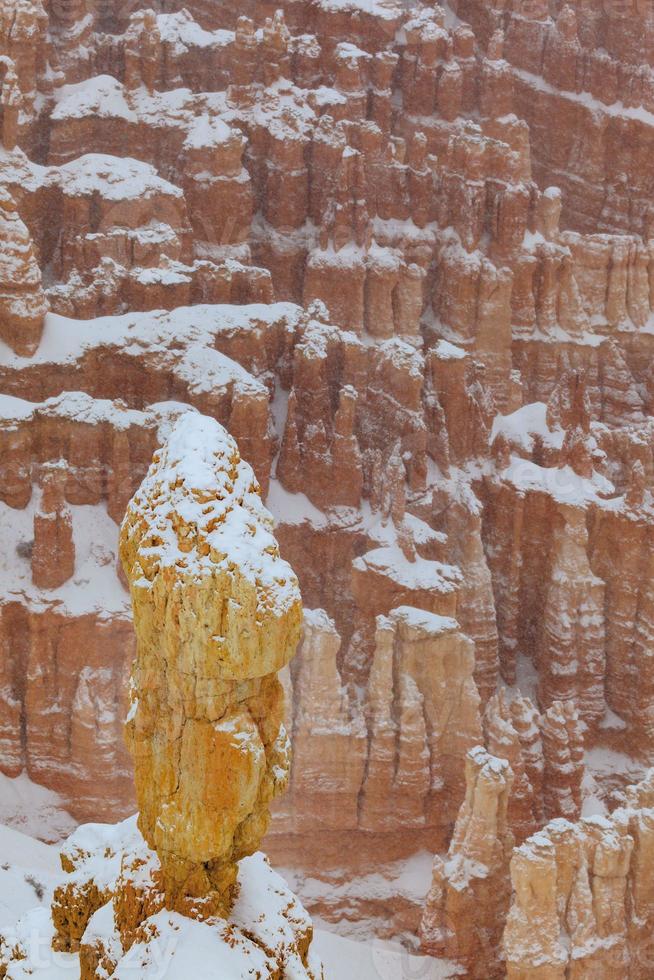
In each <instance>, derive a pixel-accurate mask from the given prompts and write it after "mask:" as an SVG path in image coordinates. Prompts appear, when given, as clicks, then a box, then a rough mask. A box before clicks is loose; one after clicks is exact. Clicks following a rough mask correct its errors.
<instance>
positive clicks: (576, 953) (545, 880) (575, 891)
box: [504, 771, 654, 980]
mask: <svg viewBox="0 0 654 980" xmlns="http://www.w3.org/2000/svg"><path fill="white" fill-rule="evenodd" d="M653 785H654V776H653V774H652V772H651V771H650V772H649V773H648V774H647V776H646V778H645V779H644V780H643V781H642V782H641V783H639V784H638V785H636V786H633V787H631V788H630V789H629V790H628V791H627V793H626V796H625V799H624V802H623V805H622V806H621V807H620V808H619V809H617V810H615V811H614V812H613V813H612V814H611V816H610V817H609V818H608V819H607V818H598V817H589V818H587V819H585V820H582V821H581V822H580V823H577V824H573V823H570V822H569V821H567V820H557V821H554V822H553V823H551V824H548V826H547V827H546V828H545V830H544V831H543V832H541V833H539V834H537V835H536V836H535V837H532V838H530V839H529V840H528V841H526V842H525V844H523V845H522V847H519V848H517V849H516V850H515V852H514V854H513V857H512V859H511V879H512V885H513V897H512V903H511V910H510V912H509V916H508V920H507V925H506V931H505V933H504V948H505V953H506V975H507V976H508V977H510V978H527V977H530V978H531V977H552V978H556V977H560V978H563V977H567V976H578V977H613V976H616V975H618V974H620V973H622V974H624V975H625V976H628V977H633V978H634V980H639V978H645V977H648V976H650V974H651V971H652V955H653V949H652V916H653V915H654V908H653V905H652V898H651V891H652V887H651V861H652V857H651V853H652V852H651V849H652V834H653V828H654V822H653V821H654V811H653V809H652V805H653V803H654V796H653Z"/></svg>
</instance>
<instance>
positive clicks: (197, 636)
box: [120, 413, 302, 912]
mask: <svg viewBox="0 0 654 980" xmlns="http://www.w3.org/2000/svg"><path fill="white" fill-rule="evenodd" d="M272 527H273V521H272V517H271V515H270V514H269V513H268V512H267V511H266V510H265V508H264V506H263V503H262V501H261V491H260V488H259V485H258V484H257V482H256V479H255V476H254V473H253V471H252V469H251V467H250V466H249V465H248V464H247V463H245V462H244V461H242V460H241V457H240V454H239V451H238V448H237V445H236V443H235V441H234V440H233V439H232V438H231V437H230V436H229V435H228V434H227V432H226V431H225V430H224V429H223V428H222V427H221V426H220V425H219V424H218V423H217V422H215V421H214V420H213V419H208V418H206V417H205V416H201V415H196V414H194V413H187V414H186V415H184V416H182V418H181V419H179V421H178V422H177V423H176V424H175V426H174V428H173V429H172V431H171V433H170V435H169V437H168V439H167V441H166V442H165V444H164V446H163V447H162V449H160V450H158V452H157V453H155V456H154V460H153V463H152V466H151V467H150V469H149V471H148V474H147V476H146V477H145V480H144V481H143V483H142V484H141V486H140V488H139V489H138V491H137V493H136V494H135V496H134V497H133V498H132V500H131V501H130V504H129V506H128V508H127V514H126V516H125V519H124V521H123V524H122V527H121V537H120V557H121V562H122V565H123V569H124V572H125V575H126V577H127V579H128V582H129V586H130V593H131V597H132V607H133V610H134V625H135V628H136V660H135V664H134V668H133V672H132V680H131V693H130V699H131V707H130V712H129V716H128V720H127V742H128V746H129V749H130V752H131V754H132V757H133V760H134V770H135V780H136V797H137V802H138V805H139V811H140V812H139V827H140V829H141V832H142V833H143V836H144V837H145V839H146V841H148V843H149V844H150V847H152V848H153V849H155V850H156V851H157V853H158V855H159V859H160V862H161V868H162V875H163V887H164V889H165V893H166V896H167V899H168V902H169V905H170V907H173V908H178V909H180V910H183V909H184V908H185V907H186V905H187V904H190V905H192V904H193V903H194V901H197V902H198V903H199V904H200V905H202V906H203V907H205V906H206V910H207V912H209V911H210V910H211V909H214V910H215V909H218V910H224V909H229V907H230V904H231V900H232V894H233V889H234V882H235V880H236V863H237V861H239V860H240V859H241V858H242V857H245V856H247V855H249V854H252V853H253V852H254V851H256V850H257V848H258V846H259V843H260V842H261V839H262V837H263V835H264V833H265V831H266V829H267V824H268V807H269V803H270V801H271V800H272V799H273V798H274V797H275V796H277V795H278V794H279V793H280V792H281V791H282V790H283V789H284V787H285V785H286V780H287V777H288V769H289V745H288V739H287V736H286V731H285V729H284V725H283V707H284V697H283V689H282V687H281V685H280V683H279V680H278V679H277V672H278V671H279V670H281V669H282V667H285V666H286V665H287V664H288V663H289V661H290V660H291V658H292V657H293V655H294V653H295V648H296V646H297V642H298V639H299V629H300V622H301V617H302V607H301V602H300V593H299V589H298V584H297V579H296V577H295V575H294V574H293V572H292V570H291V568H290V566H289V565H288V564H287V563H286V562H285V561H284V560H283V559H282V558H281V557H280V555H279V549H278V546H277V543H276V541H275V539H274V537H273V534H272Z"/></svg>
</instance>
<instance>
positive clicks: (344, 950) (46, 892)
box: [0, 777, 456, 980]
mask: <svg viewBox="0 0 654 980" xmlns="http://www.w3.org/2000/svg"><path fill="white" fill-rule="evenodd" d="M8 783H18V784H19V785H18V788H17V789H16V787H14V788H13V789H10V792H14V791H16V792H18V791H20V789H21V788H22V789H23V791H26V799H29V801H30V803H31V802H33V801H34V799H35V796H36V794H35V793H34V792H33V784H29V781H28V780H26V778H25V777H20V778H19V780H18V781H16V780H8V781H6V782H4V783H3V784H2V786H1V787H0V799H2V802H3V804H4V803H5V793H4V790H5V788H6V786H7V784H8ZM36 789H40V787H36ZM41 792H47V791H41ZM52 795H54V794H52ZM62 876H63V873H62V871H61V866H60V863H59V852H58V849H57V848H56V847H55V846H53V845H49V844H43V843H41V842H40V841H38V840H35V839H34V838H32V837H29V836H27V835H25V834H22V833H19V832H18V831H16V830H13V829H12V828H10V827H6V826H0V931H1V932H2V933H3V934H4V935H5V936H7V938H9V939H11V937H12V936H14V935H15V936H16V938H18V937H21V938H22V939H23V941H27V942H32V943H33V942H34V938H35V937H37V939H38V940H44V937H46V938H47V936H48V935H49V934H50V931H51V926H50V925H49V924H48V923H47V919H48V918H49V913H48V909H49V905H50V901H51V898H52V892H53V890H54V888H55V886H56V884H57V882H58V881H60V880H61V878H62ZM162 914H167V913H162ZM19 919H21V920H22V922H21V924H20V925H19V926H18V921H19ZM178 925H179V923H178ZM17 926H18V930H17ZM189 926H190V927H192V926H193V923H191V922H190V921H189ZM16 930H17V931H16ZM176 931H177V940H178V941H179V937H180V935H182V934H183V933H184V930H183V929H182V930H181V932H180V931H179V930H176ZM202 934H203V935H204V932H203V933H202ZM196 939H197V937H196ZM188 946H189V948H188V950H182V949H177V950H176V955H175V956H171V957H162V959H161V963H160V965H161V969H160V970H158V971H157V980H187V978H188V976H190V975H191V973H189V972H184V970H185V968H186V967H185V964H186V965H188V964H187V959H188V957H190V959H191V960H193V963H194V966H193V971H192V973H193V975H195V976H196V977H198V980H202V976H203V973H202V964H203V962H204V963H206V962H208V961H207V960H206V959H204V954H205V953H207V955H210V951H208V950H205V951H204V952H203V950H202V949H201V948H198V944H197V942H195V941H194V942H190V943H189V944H188ZM315 950H316V953H317V954H318V956H319V957H320V958H321V959H322V961H323V964H324V967H325V977H326V980H447V978H450V977H454V976H456V970H455V969H454V968H453V967H452V965H451V964H449V963H447V962H441V961H436V960H432V959H429V958H426V957H419V956H413V955H410V954H409V953H408V952H407V951H406V950H404V949H402V947H401V946H398V945H396V944H392V943H385V942H382V941H380V940H371V941H369V942H356V941H354V940H352V939H345V938H343V937H342V936H337V935H334V934H333V933H331V932H327V931H326V930H323V929H317V930H316V932H315ZM38 953H39V956H38V963H39V968H38V970H37V972H36V975H37V976H38V977H39V980H73V978H75V980H76V978H77V977H79V963H78V961H77V957H76V956H70V955H64V954H61V953H59V954H57V953H54V952H53V951H52V950H51V949H50V948H49V944H48V943H47V942H45V941H43V942H42V943H41V945H40V946H39V950H38ZM187 954H188V956H187ZM188 962H190V960H189V961H188ZM134 965H135V966H137V965H136V964H134ZM18 966H19V965H18ZM180 971H181V972H180ZM21 975H22V974H21ZM151 975H152V976H154V974H151V973H148V976H151ZM216 975H217V974H216V973H215V972H212V973H211V976H216ZM121 976H122V973H121ZM125 976H127V974H125ZM238 978H239V974H238V972H237V973H232V972H229V971H228V972H226V973H225V975H224V977H223V974H222V973H221V980H238Z"/></svg>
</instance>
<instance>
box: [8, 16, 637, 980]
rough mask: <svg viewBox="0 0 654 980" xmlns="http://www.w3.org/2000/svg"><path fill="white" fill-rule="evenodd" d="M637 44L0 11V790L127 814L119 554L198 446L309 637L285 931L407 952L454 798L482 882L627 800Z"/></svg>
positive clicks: (287, 22)
mask: <svg viewBox="0 0 654 980" xmlns="http://www.w3.org/2000/svg"><path fill="white" fill-rule="evenodd" d="M527 6H528V7H529V10H528V11H526V12H525V10H524V9H523V8H524V7H527ZM277 7H279V11H278V10H277ZM650 20H651V18H649V15H648V13H647V10H646V9H644V10H641V8H640V7H639V13H638V15H637V16H636V17H632V18H631V19H630V18H629V17H625V16H623V15H622V14H621V13H620V12H619V11H618V10H617V6H616V9H615V11H613V7H611V9H610V10H609V9H608V8H607V7H606V5H603V6H602V7H601V9H600V8H599V7H598V8H597V9H596V8H595V7H594V6H591V5H589V4H582V3H576V4H563V3H559V2H558V0H555V2H552V3H551V4H541V3H537V2H535V3H530V4H527V5H525V4H518V3H510V2H509V3H486V2H484V3H479V2H477V0H458V2H456V3H454V2H452V3H450V4H444V5H442V6H441V5H438V4H436V5H430V6H427V5H422V4H420V3H416V4H411V5H407V6H406V7H405V6H404V5H400V4H396V3H394V2H392V0H388V2H384V3H376V2H375V3H372V4H371V3H366V4H363V3H360V2H358V0H346V2H344V3H339V4H333V3H329V2H326V0H324V2H323V0H311V2H308V3H297V2H293V0H285V2H282V3H280V4H274V5H271V4H268V3H262V2H259V0H249V2H248V3H247V4H245V5H241V6H240V7H239V10H238V11H235V10H234V8H233V5H229V4H226V3H222V2H218V3H217V2H211V3H207V2H205V0H188V2H186V3H185V4H183V5H182V4H181V3H180V4H177V3H169V2H166V3H165V4H164V3H153V6H152V9H150V8H149V7H148V6H147V5H146V4H142V3H133V4H130V5H128V6H127V7H126V6H125V5H124V4H119V3H113V2H107V3H103V4H100V5H91V4H84V3H82V4H78V5H72V4H71V5H61V4H44V3H41V2H38V3H30V4H28V3H23V2H20V3H18V4H16V3H14V2H9V0H5V2H0V85H1V93H0V122H1V132H2V144H3V148H2V154H1V157H0V223H2V228H3V230H4V234H3V241H4V245H3V248H2V256H1V257H0V266H1V268H0V280H1V283H0V286H1V288H0V340H1V341H2V343H1V345H0V392H1V395H0V444H1V446H2V450H3V452H2V453H1V454H0V523H1V525H2V528H3V532H4V541H5V548H6V553H7V555H8V556H10V559H11V560H9V561H7V562H6V563H5V567H4V568H3V572H2V575H3V578H2V586H1V588H0V643H1V645H2V654H1V656H0V706H1V709H0V768H1V769H2V771H3V772H4V773H6V774H8V775H11V776H16V775H17V774H19V773H20V772H22V771H23V770H25V771H26V772H27V774H28V775H29V776H30V778H32V779H33V780H34V781H36V782H40V783H43V784H44V785H47V786H48V787H50V788H52V789H55V790H57V791H58V792H59V793H60V794H61V795H62V798H63V799H64V801H65V803H66V805H67V806H68V807H69V808H70V809H71V812H72V813H73V814H74V816H75V817H76V818H77V819H96V820H97V819H100V818H101V819H107V820H109V819H111V820H114V819H116V818H118V817H124V816H126V815H127V814H128V813H129V812H131V810H132V809H133V806H134V799H133V793H132V781H131V764H130V759H129V756H128V754H127V753H126V751H125V749H124V747H123V744H122V735H121V728H122V720H123V717H124V714H125V712H126V710H127V677H128V673H129V667H130V664H131V661H132V660H133V658H134V655H135V643H134V638H133V634H132V627H131V614H130V605H129V597H128V593H127V588H126V585H127V583H126V580H125V578H124V575H123V574H122V573H121V571H120V570H119V569H118V561H117V538H118V525H119V524H120V522H121V521H122V519H123V517H124V514H125V511H126V508H127V504H128V502H129V500H130V498H131V497H132V495H133V493H134V491H135V490H136V488H137V487H138V485H139V484H140V482H141V480H142V479H143V477H144V476H145V473H146V470H147V468H148V465H149V461H150V459H151V457H152V454H153V452H154V451H155V450H156V449H157V448H158V447H160V446H161V445H162V444H163V443H164V441H165V440H166V438H167V437H168V435H169V433H170V431H171V428H172V427H173V426H174V425H175V423H176V421H177V420H178V419H179V418H180V417H185V416H186V415H190V416H192V415H194V414H196V413H197V412H199V413H202V414H203V415H206V416H209V417H211V418H213V419H215V420H217V421H218V422H220V423H221V424H222V425H224V426H225V427H227V429H228V430H229V432H230V433H231V435H232V436H233V437H234V439H235V440H236V443H237V444H238V448H239V451H240V453H241V455H242V457H243V458H244V459H247V460H248V461H249V462H250V463H251V465H252V467H253V470H254V472H255V475H256V477H257V479H258V481H259V484H260V485H261V487H262V490H263V493H264V495H265V499H266V504H267V506H268V507H269V509H270V510H271V512H272V513H273V515H274V518H275V521H276V536H277V539H278V541H279V545H280V549H281V554H282V555H283V557H284V559H286V560H288V561H289V562H290V563H291V565H292V567H293V568H294V570H295V572H296V574H297V576H298V580H299V585H300V589H301V592H302V596H303V601H304V605H305V608H306V609H307V610H309V612H308V613H307V615H306V617H305V624H304V634H303V641H302V647H301V651H300V654H299V656H298V658H297V661H296V662H295V663H294V665H293V666H292V668H291V669H290V670H289V671H285V672H283V674H282V682H283V684H284V685H285V687H286V691H287V695H288V698H287V707H286V709H285V710H286V716H287V723H288V726H289V728H290V730H292V733H293V737H294V742H295V746H296V752H295V763H294V766H293V770H292V773H291V778H290V792H289V794H288V796H287V797H286V798H285V799H283V800H281V801H279V802H278V803H277V804H276V807H275V811H274V817H273V823H272V828H271V833H270V835H269V838H268V840H269V851H270V853H271V855H272V856H273V857H274V859H275V860H277V861H278V862H279V863H280V864H282V865H283V866H285V867H287V868H289V869H290V870H295V871H297V872H298V873H299V874H302V873H304V874H305V875H308V876H311V875H313V876H314V877H313V879H312V881H313V883H314V884H313V885H311V886H309V887H308V891H309V892H311V888H312V887H314V885H315V882H318V883H319V884H320V887H318V886H317V885H316V886H315V888H314V891H313V892H312V893H311V894H310V901H311V903H312V905H313V907H314V908H319V909H320V911H321V914H323V915H324V916H325V917H326V918H329V917H331V918H333V919H335V920H337V921H341V922H342V921H343V920H348V919H351V920H352V923H351V924H352V925H353V928H356V927H357V925H358V924H360V923H361V922H363V923H367V924H368V925H370V923H372V925H371V926H370V928H371V929H373V928H374V930H375V931H377V932H379V933H390V934H400V935H402V936H403V937H405V938H407V937H412V938H413V940H415V937H416V934H417V930H418V927H419V922H420V918H421V916H422V912H423V910H422V903H423V899H424V893H426V891H427V887H428V883H427V881H426V880H425V876H424V873H423V874H422V877H421V879H420V882H421V883H420V885H419V886H416V887H413V889H412V888H409V887H407V888H406V889H405V891H404V892H402V893H401V894H400V889H399V888H398V889H395V890H393V889H394V888H395V886H394V885H393V884H392V882H393V881H394V879H395V878H397V877H398V867H399V866H400V863H401V862H408V861H412V860H414V859H415V860H416V861H418V860H420V861H422V862H423V864H424V861H423V859H424V856H425V853H426V852H428V854H429V857H428V863H429V865H431V854H432V852H433V851H438V860H441V859H442V860H443V861H445V855H447V853H448V849H450V850H451V855H452V860H453V861H454V862H455V864H456V865H457V867H458V866H459V865H461V866H462V867H463V866H466V867H467V865H466V862H469V860H470V858H469V855H468V851H470V853H473V852H474V851H475V848H476V846H477V845H476V843H475V835H474V834H473V833H472V831H470V832H469V831H468V830H467V829H466V828H467V827H468V824H469V822H470V813H474V812H476V808H477V809H478V808H480V807H482V803H483V799H485V795H484V794H485V792H486V790H485V787H486V781H490V783H492V784H493V785H495V783H494V780H495V782H497V783H498V784H499V783H501V792H500V790H499V788H498V787H497V786H495V789H494V790H493V793H495V791H496V790H497V793H496V795H497V794H499V796H500V797H501V800H502V802H501V807H499V803H498V804H497V806H498V807H499V809H501V810H502V814H503V813H504V810H503V808H504V806H506V815H505V816H504V815H503V816H502V819H501V820H500V821H499V823H500V824H501V826H500V827H499V830H498V831H497V833H498V835H499V836H498V840H499V839H500V838H501V843H500V844H498V848H500V849H501V850H506V849H507V848H509V844H508V843H507V841H509V839H510V837H511V836H512V837H513V840H514V841H515V842H516V843H517V844H522V842H524V841H526V840H527V839H529V838H531V837H532V835H533V834H534V833H535V832H537V831H538V830H539V829H540V828H542V827H543V826H544V825H545V824H546V823H547V822H548V821H549V820H551V819H554V818H561V819H565V820H568V821H576V820H578V818H579V817H580V816H581V815H582V814H584V812H585V814H586V815H588V811H589V810H590V811H592V812H594V813H596V814H600V815H601V816H602V817H606V818H607V819H609V817H608V816H607V814H609V813H610V811H611V810H612V809H613V808H614V807H615V804H616V803H617V802H618V799H619V794H620V792H621V791H622V790H624V788H625V785H626V784H627V783H628V782H633V776H634V774H635V775H636V776H637V775H638V774H639V773H642V772H644V770H645V769H646V768H647V767H648V766H649V765H651V764H652V761H653V760H652V750H653V745H652V739H653V737H654V688H653V686H652V682H651V681H650V677H651V676H652V671H651V656H652V653H651V649H652V643H651V637H652V635H654V604H653V602H654V597H653V596H652V574H651V570H652V559H651V553H652V542H651V534H652V531H651V529H652V527H653V526H654V519H653V518H654V512H653V509H652V508H653V501H652V488H653V486H654V456H653V454H652V422H651V417H652V414H654V413H653V406H654V387H653V385H652V380H651V370H650V363H651V356H652V350H653V340H652V338H653V336H654V333H653V331H652V323H653V322H654V321H653V319H652V309H653V307H654V238H652V231H651V228H650V222H649V207H650V205H649V201H650V198H651V188H650V172H651V165H650V163H649V157H650V156H651V154H648V147H649V145H650V142H651V134H652V132H653V131H654V130H653V128H652V127H653V125H654V116H653V115H652V106H651V105H650V102H651V101H652V97H651V92H650V88H651V84H650V75H651V71H652V68H651V64H650V62H652V57H651V53H650V49H649V39H650V37H651V31H652V25H651V23H650ZM278 707H279V706H278ZM280 710H281V709H280ZM475 749H476V750H477V752H479V751H481V750H482V749H483V751H486V752H488V753H489V754H490V755H491V756H493V757H494V758H495V759H497V760H499V761H498V762H497V763H484V766H483V767H482V771H485V769H487V770H488V771H486V775H485V776H484V778H483V779H482V777H481V776H480V775H477V776H474V773H473V772H472V771H471V770H470V766H471V765H472V763H471V762H470V758H471V757H470V756H469V753H470V751H471V750H473V751H474V750H475ZM475 758H479V759H480V758H481V756H475ZM466 760H468V761H466ZM606 760H608V762H607V761H606ZM504 763H506V764H507V765H508V766H509V767H510V769H511V772H512V778H509V777H508V775H502V774H505V772H506V766H505V765H504ZM479 764H480V765H481V763H479ZM488 766H490V768H488ZM466 767H467V770H466ZM476 771H477V770H474V772H476ZM495 777H497V778H495ZM466 778H467V781H468V786H467V788H466ZM480 780H481V783H480ZM488 792H490V790H489V791H488ZM491 795H493V794H492V793H491ZM477 797H479V799H477ZM482 797H483V799H482ZM462 804H463V806H464V808H465V807H467V810H465V811H460V807H461V805H462ZM484 806H485V804H484ZM482 810H483V807H482ZM480 812H481V811H480ZM483 812H484V813H485V812H486V811H485V810H484V811H483ZM466 813H467V814H468V816H466V815H465V814H466ZM484 819H486V818H485V817H484ZM498 826H499V825H498ZM457 828H458V829H457ZM491 843H492V842H491V841H490V840H489V841H486V844H487V845H488V846H489V847H491ZM491 850H492V847H491ZM496 850H497V849H496ZM382 855H383V859H382V857H381V856H382ZM487 858H488V860H486V858H484V862H483V863H485V865H486V866H488V867H490V868H491V869H493V868H495V864H496V856H495V855H494V854H490V852H489V853H488V854H487ZM447 865H448V861H445V870H443V869H442V868H441V870H439V871H438V872H436V870H435V871H434V878H433V882H434V883H433V886H432V897H431V898H430V900H429V902H428V915H427V914H426V918H425V923H427V920H428V919H429V921H430V922H431V926H429V928H428V927H427V925H425V926H423V937H424V941H425V943H429V944H431V946H432V948H433V949H434V950H438V951H440V952H439V955H440V953H441V952H442V951H443V950H444V949H445V948H446V947H447V948H448V949H450V953H448V955H451V954H452V953H453V950H452V949H451V948H450V946H448V943H450V944H451V943H452V942H454V940H453V939H452V937H455V936H456V935H457V934H458V933H457V928H456V926H455V925H451V926H448V929H447V930H446V933H447V935H445V933H443V935H440V934H438V930H439V928H440V927H439V926H438V922H439V919H438V914H439V913H437V910H438V909H439V908H441V906H442V905H443V903H444V906H447V907H448V908H449V907H450V904H448V903H451V902H452V901H453V897H452V896H453V894H454V892H455V891H456V890H457V887H458V886H457V884H456V882H457V874H458V872H457V871H456V869H455V868H454V869H452V870H451V874H450V871H449V870H448V868H447ZM421 866H422V865H421ZM439 867H440V865H439ZM371 869H375V872H376V873H378V875H379V880H382V881H385V882H386V885H384V887H385V888H386V887H387V886H388V888H387V890H386V891H384V890H383V889H382V890H381V891H379V889H377V884H378V882H377V883H375V882H373V881H372V879H371V878H370V875H371ZM494 873H495V872H494V871H493V874H494ZM498 874H500V872H499V871H498ZM506 875H507V873H506V872H505V871H502V872H501V875H500V877H502V876H503V877H502V882H503V884H502V886H501V888H499V894H500V896H501V902H500V903H499V904H501V903H504V904H507V902H508V897H507V896H508V895H509V891H508V889H509V886H508V884H507V882H508V877H507V876H506ZM427 877H428V876H427ZM468 880H469V882H470V889H471V890H470V893H469V894H468V893H466V895H465V896H464V899H462V902H463V905H465V902H467V901H468V900H469V899H470V898H471V896H472V895H477V894H479V895H481V893H482V892H483V895H484V896H487V895H488V891H489V890H488V889H486V890H484V887H485V886H484V885H483V882H481V881H479V880H478V879H477V878H476V877H475V876H474V875H472V876H471V877H470V878H469V879H466V881H468ZM498 880H499V879H498ZM352 882H359V883H360V889H361V891H360V892H358V893H357V894H356V895H354V896H353V895H352V893H351V892H348V887H349V885H350V884H351V883H352ZM323 886H324V887H323ZM420 888H423V893H422V894H418V892H419V890H420ZM376 889H377V890H376ZM475 889H478V891H476V890H475ZM478 901H484V902H485V901H486V898H485V897H483V896H482V897H481V898H479V899H478ZM498 901H499V900H498ZM439 903H440V904H439ZM430 909H431V911H429V910H430ZM457 914H458V913H457ZM484 914H485V915H486V913H484ZM448 915H449V913H448ZM494 915H495V913H494V912H493V910H490V911H488V914H487V922H488V926H487V927H485V931H484V935H485V936H487V937H489V938H487V940H484V941H485V942H486V943H487V951H488V960H487V962H488V963H489V967H488V968H489V969H493V970H494V969H496V968H497V962H498V961H497V950H498V945H497V943H498V941H499V940H498V939H497V936H498V935H499V932H501V929H500V930H499V932H498V926H497V922H496V919H495V918H494ZM366 927H367V926H366ZM437 934H438V935H437ZM439 935H440V938H439ZM428 937H431V938H428ZM444 937H445V938H444ZM447 937H449V938H447ZM479 941H480V942H481V941H482V940H481V939H480V940H479ZM461 955H462V956H463V957H466V956H467V957H468V961H471V960H474V959H476V958H478V957H481V959H482V961H483V962H486V960H484V957H485V956H486V953H484V954H483V956H482V954H481V953H479V951H477V952H474V951H472V950H468V952H466V951H465V950H464V951H463V952H462V953H461ZM493 964H495V965H493ZM489 975H490V974H489ZM516 975H518V974H516Z"/></svg>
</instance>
